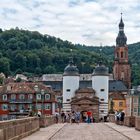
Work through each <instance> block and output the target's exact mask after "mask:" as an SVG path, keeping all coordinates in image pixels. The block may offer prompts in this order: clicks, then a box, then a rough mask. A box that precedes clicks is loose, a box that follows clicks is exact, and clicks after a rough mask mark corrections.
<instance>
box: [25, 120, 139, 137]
mask: <svg viewBox="0 0 140 140" xmlns="http://www.w3.org/2000/svg"><path fill="white" fill-rule="evenodd" d="M22 140H140V131H137V130H135V129H134V128H130V127H126V126H120V125H116V124H115V123H91V124H87V123H80V124H69V123H65V124H63V123H59V124H54V125H51V126H49V127H46V128H41V129H40V131H38V132H36V133H34V134H32V135H30V136H28V137H26V138H23V139H22Z"/></svg>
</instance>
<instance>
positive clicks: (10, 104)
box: [0, 82, 56, 120]
mask: <svg viewBox="0 0 140 140" xmlns="http://www.w3.org/2000/svg"><path fill="white" fill-rule="evenodd" d="M55 106H56V100H55V93H54V92H53V90H52V88H51V87H50V86H46V85H44V84H42V83H29V82H28V83H26V82H21V83H8V84H6V85H3V86H1V87H0V119H1V120H4V119H11V118H17V116H25V115H29V113H30V112H32V113H33V114H35V113H37V111H38V110H39V111H40V112H42V114H45V115H51V114H54V113H55Z"/></svg>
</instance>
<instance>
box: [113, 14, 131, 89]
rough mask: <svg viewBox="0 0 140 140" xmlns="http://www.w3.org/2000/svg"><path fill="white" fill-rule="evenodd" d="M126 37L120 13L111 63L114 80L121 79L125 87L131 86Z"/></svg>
mask: <svg viewBox="0 0 140 140" xmlns="http://www.w3.org/2000/svg"><path fill="white" fill-rule="evenodd" d="M126 42H127V37H126V36H125V33H124V23H123V19H122V14H121V20H120V23H119V33H118V36H117V38H116V46H115V51H114V53H115V59H114V65H113V76H114V79H115V80H122V81H123V82H124V84H125V85H126V86H127V88H131V68H130V64H129V61H128V46H127V43H126Z"/></svg>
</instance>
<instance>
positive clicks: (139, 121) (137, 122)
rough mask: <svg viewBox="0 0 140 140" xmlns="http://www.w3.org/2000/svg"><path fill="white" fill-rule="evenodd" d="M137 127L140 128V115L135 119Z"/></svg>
mask: <svg viewBox="0 0 140 140" xmlns="http://www.w3.org/2000/svg"><path fill="white" fill-rule="evenodd" d="M135 128H136V130H140V117H136V119H135Z"/></svg>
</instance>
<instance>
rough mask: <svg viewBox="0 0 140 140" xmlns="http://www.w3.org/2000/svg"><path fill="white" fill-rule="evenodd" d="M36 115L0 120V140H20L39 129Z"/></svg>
mask: <svg viewBox="0 0 140 140" xmlns="http://www.w3.org/2000/svg"><path fill="white" fill-rule="evenodd" d="M39 128H40V127H39V119H38V118H37V117H30V118H22V119H17V120H10V121H2V122H0V140H20V139H21V138H23V137H25V136H28V135H30V134H32V133H33V132H35V131H37V130H39Z"/></svg>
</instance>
